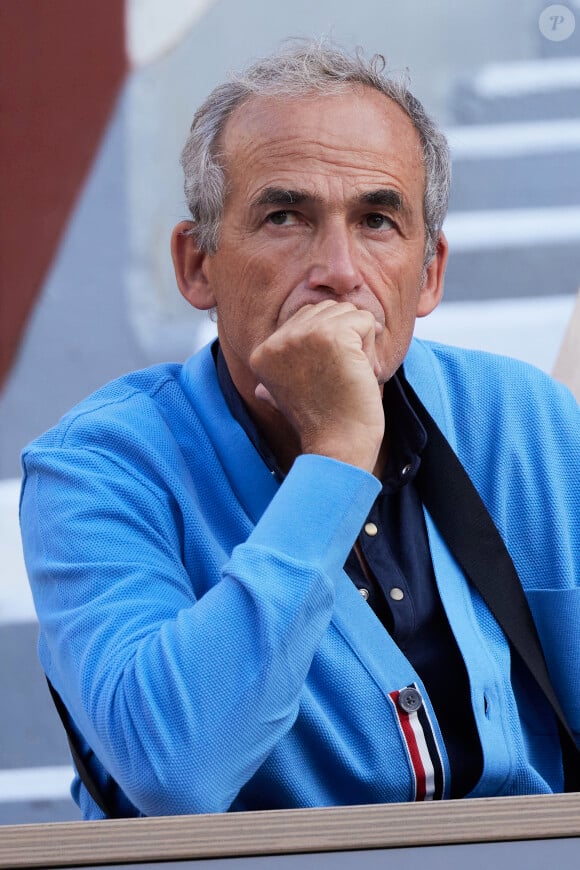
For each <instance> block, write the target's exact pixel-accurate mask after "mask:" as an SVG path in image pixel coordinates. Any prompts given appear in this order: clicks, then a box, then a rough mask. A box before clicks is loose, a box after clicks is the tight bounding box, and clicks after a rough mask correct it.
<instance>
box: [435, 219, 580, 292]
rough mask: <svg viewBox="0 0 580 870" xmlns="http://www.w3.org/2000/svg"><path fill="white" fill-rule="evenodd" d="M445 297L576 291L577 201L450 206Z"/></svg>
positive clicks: (579, 251) (579, 274)
mask: <svg viewBox="0 0 580 870" xmlns="http://www.w3.org/2000/svg"><path fill="white" fill-rule="evenodd" d="M444 229H445V232H446V235H447V237H448V239H449V246H450V257H449V264H448V268H447V274H446V280H445V298H446V299H447V300H449V301H460V300H469V299H481V300H486V299H507V298H521V297H539V296H552V295H566V294H574V293H575V292H576V291H577V290H578V287H580V206H577V207H567V208H544V209H541V208H540V209H496V210H489V211H476V212H453V213H451V214H449V215H448V217H447V220H446V221H445V225H444Z"/></svg>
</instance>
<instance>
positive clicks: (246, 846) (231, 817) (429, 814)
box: [0, 794, 580, 868]
mask: <svg viewBox="0 0 580 870" xmlns="http://www.w3.org/2000/svg"><path fill="white" fill-rule="evenodd" d="M577 836H580V794H568V795H531V796H526V797H513V798H480V799H474V800H461V801H445V802H437V803H416V804H413V803H411V804H410V803H404V804H378V805H369V806H355V807H330V808H324V809H299V810H272V811H266V812H251V813H232V814H228V813H226V814H212V815H198V816H170V817H163V818H147V819H120V820H113V821H101V822H64V823H50V824H37V825H9V826H5V827H0V867H1V868H7V867H13V868H16V867H70V866H73V865H77V866H78V865H81V866H82V865H83V864H85V865H90V866H95V865H98V864H107V863H118V864H122V863H129V862H139V861H143V862H145V861H147V862H149V861H163V860H165V861H170V860H179V859H182V860H183V859H195V858H197V859H200V858H226V857H241V856H250V855H254V856H256V855H283V854H289V853H299V852H332V851H341V850H355V849H381V848H382V849H386V848H395V847H406V846H407V847H408V846H426V845H445V844H447V845H449V844H457V843H484V842H493V841H507V840H529V839H531V840H534V839H548V838H555V837H577Z"/></svg>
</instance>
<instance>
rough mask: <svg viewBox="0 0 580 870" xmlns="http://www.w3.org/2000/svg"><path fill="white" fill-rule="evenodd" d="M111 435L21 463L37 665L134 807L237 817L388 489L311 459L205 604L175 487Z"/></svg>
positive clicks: (229, 558) (297, 467)
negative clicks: (341, 577)
mask: <svg viewBox="0 0 580 870" xmlns="http://www.w3.org/2000/svg"><path fill="white" fill-rule="evenodd" d="M115 439H117V441H118V436H117V435H114V434H111V433H109V437H108V438H99V439H96V440H95V439H93V441H92V442H91V443H90V444H88V445H85V446H79V438H78V437H77V438H76V439H75V440H74V442H71V440H70V438H69V439H68V440H65V441H63V443H61V444H60V445H56V446H55V445H53V446H51V447H49V448H47V447H41V446H36V447H32V448H30V449H29V450H28V451H27V452H26V453H25V456H24V459H23V463H24V469H25V479H24V485H23V494H22V501H21V526H22V535H23V544H24V551H25V559H26V564H27V570H28V573H29V577H30V582H31V586H32V590H33V595H34V599H35V605H36V608H37V612H38V616H39V621H40V625H41V648H42V649H44V651H45V652H44V656H43V659H44V661H43V663H44V666H45V668H46V671H47V674H48V676H49V677H50V679H51V681H52V682H53V684H54V685H55V686H56V688H57V690H58V691H59V693H60V694H61V696H62V698H63V700H64V702H65V704H66V706H67V709H68V710H69V712H70V714H71V717H72V719H73V721H74V724H75V726H76V728H77V729H78V731H79V732H80V733H81V734H82V735H83V737H84V739H85V740H86V741H87V742H88V744H89V746H90V747H91V749H92V750H93V751H94V752H95V754H96V756H97V758H98V759H99V761H100V762H101V763H102V765H103V766H104V768H105V769H106V771H108V773H109V774H110V775H111V776H112V777H114V779H115V780H116V781H117V783H118V784H119V785H120V787H121V788H122V790H123V792H124V793H125V795H126V796H127V798H128V799H129V800H130V801H131V803H132V804H133V805H134V806H135V807H136V808H137V809H138V811H139V812H142V813H144V814H146V815H161V814H164V815H169V814H180V813H193V812H217V811H225V810H227V809H228V808H229V807H230V805H231V803H232V802H233V801H234V799H235V797H236V795H237V793H238V792H239V790H240V788H241V787H242V786H243V785H244V784H245V783H246V782H247V781H248V780H249V779H250V778H251V777H252V775H253V774H254V773H255V771H256V770H257V769H258V767H259V766H260V765H261V764H262V763H263V762H264V760H265V759H266V758H267V756H268V755H269V753H270V752H271V751H272V748H273V747H274V746H275V744H276V743H277V741H279V740H280V739H281V737H282V736H283V735H284V734H285V733H286V732H287V731H288V730H289V729H290V728H291V727H292V724H293V722H294V720H295V718H296V716H297V713H298V705H299V696H300V692H301V689H302V686H303V684H304V680H305V678H306V675H307V673H308V670H309V667H310V664H311V662H312V658H313V656H314V654H315V652H316V649H317V647H318V644H319V642H320V639H321V637H322V635H323V633H324V632H325V630H326V628H327V626H328V623H329V621H330V618H331V615H332V611H333V602H334V588H333V584H334V580H335V577H336V573H337V571H340V569H341V568H342V565H343V564H344V561H345V560H346V556H347V554H348V551H349V549H350V547H351V546H352V543H353V541H354V539H355V538H356V535H357V534H358V531H359V530H360V527H361V525H362V523H363V522H364V519H365V516H366V514H367V513H368V510H369V509H370V507H371V505H372V502H373V501H374V499H375V498H376V495H377V494H378V490H379V489H380V485H379V483H378V481H377V480H376V479H375V478H374V477H373V476H372V475H370V474H367V473H366V472H363V471H361V470H360V469H357V468H353V467H351V466H348V465H345V464H343V463H340V462H336V461H334V460H330V459H327V458H325V457H319V456H303V457H300V458H299V459H298V460H297V461H296V463H295V464H294V467H293V468H292V470H291V471H290V473H289V475H288V477H287V478H286V480H285V482H284V483H283V484H282V486H281V487H280V489H279V491H278V493H277V494H276V495H275V496H274V498H273V499H272V501H271V503H270V504H269V506H268V507H267V509H266V511H265V512H264V514H263V516H262V518H261V519H260V520H259V521H258V523H257V525H256V526H255V528H254V530H253V531H252V532H251V534H250V535H249V537H248V538H247V540H245V541H243V542H241V543H240V544H239V545H238V546H236V547H235V548H234V549H233V551H232V552H231V553H228V554H224V557H223V564H221V565H220V566H219V569H218V570H219V575H218V576H217V582H215V584H214V585H212V586H211V588H208V589H207V591H205V592H204V594H202V595H198V596H196V594H195V593H194V587H195V583H194V582H192V579H195V578H192V577H191V576H190V574H189V573H188V570H186V567H185V562H186V561H187V560H186V559H185V554H184V552H183V550H184V547H185V546H187V542H186V537H185V536H184V533H183V528H182V525H183V518H182V516H181V513H180V509H179V505H178V503H177V501H176V500H175V497H174V495H173V494H172V492H171V491H170V490H169V489H164V487H163V486H162V485H160V483H159V482H158V481H157V480H155V476H154V475H152V474H150V473H148V472H147V470H146V469H143V468H140V467H139V465H138V463H136V462H135V461H134V460H133V459H128V456H130V455H131V449H130V446H127V445H126V444H125V445H120V444H117V445H116V448H115V449H111V447H110V444H111V443H114V442H115ZM103 444H106V445H107V447H104V446H103ZM201 497H203V498H205V499H208V500H209V499H211V498H212V493H211V492H207V493H205V494H201V495H200V498H201ZM204 522H205V520H204V517H203V515H202V514H201V513H200V518H199V529H198V536H202V537H203V535H204V534H205V535H206V536H207V547H206V550H207V553H206V556H204V555H203V553H204V548H203V546H200V547H199V548H198V551H197V552H198V553H199V554H201V555H199V556H198V558H199V560H200V561H199V565H198V567H199V571H200V572H202V571H203V572H206V573H207V572H208V571H209V570H210V569H211V565H210V567H209V568H208V564H202V561H204V560H205V561H206V562H207V563H211V562H212V560H215V547H214V546H213V543H214V542H213V541H212V534H213V532H212V530H211V529H209V528H205V527H204ZM224 522H226V520H225V519H224Z"/></svg>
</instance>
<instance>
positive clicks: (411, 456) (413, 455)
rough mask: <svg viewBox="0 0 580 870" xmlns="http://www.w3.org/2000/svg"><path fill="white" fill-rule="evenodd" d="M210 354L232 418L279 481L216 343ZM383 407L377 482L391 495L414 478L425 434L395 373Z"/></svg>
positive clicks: (280, 474) (271, 457)
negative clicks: (384, 442)
mask: <svg viewBox="0 0 580 870" xmlns="http://www.w3.org/2000/svg"><path fill="white" fill-rule="evenodd" d="M212 353H213V357H214V361H215V365H216V370H217V377H218V383H219V385H220V389H221V391H222V393H223V396H224V399H225V400H226V404H227V406H228V408H229V410H230V413H231V415H232V417H233V418H234V420H236V421H237V422H238V423H239V424H240V426H241V427H242V429H243V430H244V432H245V433H246V435H247V436H248V438H249V439H250V441H251V442H252V444H253V445H254V447H255V449H256V450H257V451H258V453H259V454H260V456H261V457H262V459H263V460H264V462H265V463H266V467H267V468H268V470H269V471H270V473H271V474H272V475H274V476H275V477H276V478H277V479H278V480H283V479H284V476H285V475H284V472H283V471H282V470H281V469H280V467H279V466H278V463H277V462H276V458H275V456H274V454H273V453H272V451H271V450H270V447H269V446H268V444H267V443H266V441H265V440H264V438H262V436H261V435H260V433H259V432H258V429H257V427H256V425H255V423H254V421H253V420H252V418H251V416H250V413H249V411H248V408H247V406H246V403H245V402H244V400H243V399H242V397H241V396H240V394H239V392H238V391H237V389H236V387H235V384H234V382H233V380H232V377H231V375H230V372H229V369H228V367H227V363H226V360H225V357H224V355H223V353H222V349H221V347H220V345H219V341H217V340H216V341H215V342H214V344H213V345H212ZM383 408H384V411H385V431H386V433H387V437H388V439H389V451H388V459H387V464H386V467H385V469H384V472H383V478H382V481H381V482H382V484H383V492H387V493H392V492H396V491H397V490H399V489H401V487H403V486H405V485H406V484H407V483H409V481H411V480H413V479H414V478H415V476H416V474H417V472H418V470H419V466H420V465H421V453H422V452H423V450H424V449H425V445H426V444H427V433H426V432H425V429H424V427H423V424H422V423H421V421H420V420H419V418H418V417H417V415H416V414H415V412H414V411H413V409H412V408H411V406H410V404H409V402H408V400H407V397H406V396H405V393H404V391H403V388H402V386H401V379H400V375H399V372H396V373H395V374H394V375H393V377H392V378H391V379H390V380H389V381H388V382H387V383H386V384H385V387H384V392H383Z"/></svg>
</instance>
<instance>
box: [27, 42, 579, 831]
mask: <svg viewBox="0 0 580 870" xmlns="http://www.w3.org/2000/svg"><path fill="white" fill-rule="evenodd" d="M183 166H184V170H185V176H186V193H187V196H188V201H189V205H190V209H191V212H192V218H193V220H192V221H191V222H189V221H185V222H182V223H181V224H179V225H178V226H177V227H176V229H175V231H174V233H173V237H172V255H173V261H174V264H175V271H176V276H177V282H178V285H179V288H180V290H181V292H182V294H183V295H184V296H185V298H186V299H187V300H188V301H189V302H190V303H191V304H192V305H193V306H194V307H196V308H199V309H215V310H216V312H217V324H218V338H219V344H214V345H213V346H212V347H208V348H205V349H204V350H202V351H201V352H200V353H199V354H197V355H196V356H194V357H192V358H191V359H190V360H188V361H187V362H186V363H185V364H184V365H177V364H174V365H164V366H159V367H155V368H153V369H149V370H146V371H143V372H137V373H134V374H132V375H128V376H127V377H125V378H122V379H120V380H119V381H116V382H114V383H113V384H109V385H108V386H106V387H104V388H103V389H102V390H100V391H99V392H97V393H96V394H95V395H93V396H92V397H91V398H89V399H88V400H86V401H85V402H83V403H81V405H79V406H78V407H77V408H75V409H73V411H71V412H70V413H69V414H68V415H67V416H66V417H65V418H64V419H63V420H62V421H61V422H60V423H59V425H58V426H57V427H56V428H55V429H53V430H51V431H50V432H49V433H47V434H46V435H44V436H43V437H42V438H40V439H38V440H37V441H36V442H35V443H34V444H33V445H31V446H30V447H29V448H28V449H27V450H26V451H25V453H24V459H23V462H24V470H25V481H24V489H23V499H22V529H23V540H24V547H25V554H26V561H27V566H28V570H29V574H30V578H31V583H32V588H33V591H34V597H35V602H36V607H37V610H38V615H39V619H40V624H41V636H40V655H41V660H42V663H43V665H44V667H45V670H46V672H47V675H48V677H49V679H50V681H51V682H52V684H53V686H54V687H55V689H56V691H57V692H58V693H59V695H60V697H61V698H62V701H63V703H64V707H65V708H66V711H67V714H66V715H68V717H69V728H70V730H71V731H72V733H73V735H74V739H75V742H76V743H77V744H78V747H79V750H80V753H81V755H82V756H84V761H85V764H86V766H87V768H88V769H89V772H90V775H91V776H92V777H93V779H94V780H95V781H96V785H97V787H98V788H99V789H100V791H101V793H104V794H106V795H107V796H108V801H109V805H110V806H112V808H113V809H112V812H113V813H114V814H118V815H139V814H146V815H152V814H173V813H191V812H216V811H227V810H242V809H267V808H278V807H295V806H324V805H330V804H354V803H371V802H379V801H407V800H421V799H439V798H448V797H463V796H468V795H469V796H486V795H509V794H521V793H538V792H540V793H541V792H552V791H561V790H562V789H563V774H562V761H561V751H560V743H559V740H558V733H557V726H556V724H555V717H554V714H553V712H552V710H551V708H550V706H549V705H548V703H547V702H546V700H545V699H544V698H543V696H542V695H541V693H540V691H539V689H538V688H537V686H536V684H535V683H534V681H533V680H532V679H531V678H530V676H529V674H528V673H527V671H526V670H525V668H523V666H522V665H521V663H520V662H518V661H516V660H513V661H512V656H511V654H510V647H509V644H508V641H507V640H506V637H505V636H504V634H503V632H502V630H501V629H500V627H499V626H498V624H497V622H496V621H495V619H494V618H493V617H492V615H491V613H490V611H489V610H488V608H487V607H486V605H485V604H484V603H483V600H482V598H481V596H480V595H479V593H478V592H477V591H476V590H475V589H474V588H473V587H472V586H471V585H470V584H469V583H468V582H467V580H466V579H465V577H464V576H463V574H462V572H461V569H460V568H459V565H458V563H457V561H456V560H455V558H454V554H453V553H452V552H451V551H450V549H449V546H448V545H447V542H446V541H445V540H444V539H443V537H442V535H441V533H440V531H439V529H438V527H437V524H436V522H435V521H434V518H433V517H432V516H431V515H430V514H429V513H428V512H427V511H425V510H424V508H423V505H422V503H421V498H420V494H419V487H418V484H417V480H418V473H419V471H420V467H421V462H422V455H423V454H424V453H425V449H426V444H427V441H428V439H427V434H426V431H425V427H424V425H423V423H422V422H421V419H420V416H418V413H417V411H416V406H415V405H414V403H413V399H412V397H411V394H410V392H409V390H410V387H409V383H408V382H410V384H412V386H413V387H414V390H415V391H416V392H417V394H418V395H419V397H420V399H421V400H422V402H423V403H424V405H425V406H426V407H427V409H428V410H429V412H430V413H431V415H432V416H433V417H434V418H435V420H436V421H437V422H438V424H439V426H440V427H441V429H442V430H443V432H444V434H445V436H446V438H447V439H448V440H449V442H450V443H451V445H452V447H453V448H454V450H455V451H456V452H457V454H458V456H459V458H460V459H461V461H462V462H463V463H464V465H465V466H466V468H467V471H468V473H469V475H470V476H471V478H472V480H473V482H474V483H475V485H476V487H477V489H478V490H479V492H480V494H481V496H482V498H483V500H484V502H485V504H486V506H487V508H488V510H489V511H490V513H491V515H492V517H493V520H494V521H495V523H496V525H497V526H498V529H499V531H500V533H501V535H502V537H503V538H504V540H505V542H506V544H507V547H508V549H509V551H510V553H511V556H512V558H513V560H514V562H515V565H516V568H517V569H518V572H519V574H520V578H521V581H522V584H523V585H524V587H525V589H526V593H527V595H528V600H529V602H530V606H531V608H532V611H533V613H534V616H535V617H536V620H537V624H538V629H539V632H540V636H541V639H542V643H543V645H544V649H545V651H546V655H547V658H548V666H549V668H550V672H551V676H552V680H553V681H554V684H555V686H556V688H557V691H558V692H559V695H560V701H561V704H562V705H563V707H564V710H565V713H566V715H567V717H568V721H569V723H570V725H571V727H572V728H573V729H574V730H575V731H578V730H580V706H579V704H578V701H577V698H578V696H579V695H578V689H579V688H580V670H579V664H578V661H579V657H578V636H577V633H578V628H577V626H578V625H580V620H579V619H578V615H580V614H579V611H580V604H579V599H578V591H577V588H576V581H577V579H578V578H579V577H580V530H579V521H578V517H579V512H578V508H579V488H578V470H579V468H578V466H579V453H580V451H579V449H578V448H579V446H580V444H579V431H580V427H579V425H578V423H579V413H578V407H577V405H576V404H575V402H574V400H573V399H572V397H571V396H570V394H569V393H568V392H567V391H566V390H565V389H564V388H562V387H559V386H557V385H556V384H554V383H552V382H551V381H550V380H549V379H548V378H546V377H545V376H543V375H541V374H540V373H539V372H537V371H535V370H534V369H530V368H529V367H527V366H524V365H523V364H519V363H515V362H512V361H508V360H505V359H499V358H495V357H491V356H488V355H485V354H478V353H472V352H465V351H459V350H457V349H453V348H447V347H443V346H437V345H429V344H425V343H420V342H412V343H411V338H412V333H413V327H414V322H415V318H416V317H422V316H425V315H427V314H429V313H430V312H431V311H432V310H433V309H434V308H435V307H436V305H437V304H438V302H439V301H440V299H441V295H442V290H443V275H444V270H445V262H446V256H447V243H446V240H445V237H444V235H443V233H442V232H441V225H442V221H443V218H444V215H445V209H446V202H447V188H448V180H449V171H448V154H447V147H446V144H445V140H444V138H443V137H442V135H441V134H440V133H439V132H438V131H437V129H436V128H435V126H434V125H433V123H432V122H431V121H430V119H429V118H428V117H427V116H426V115H425V113H424V111H423V109H422V107H421V106H420V104H418V102H417V101H416V100H415V99H414V98H413V97H412V96H411V95H410V94H409V93H408V92H407V91H406V89H405V88H404V87H403V86H402V85H400V84H397V83H395V82H392V81H390V80H389V79H388V78H386V77H384V76H383V74H382V66H381V62H380V59H375V60H374V61H372V62H371V63H367V62H366V61H364V59H362V58H360V57H358V56H357V57H356V58H351V57H348V56H347V55H346V54H343V53H342V52H340V51H338V50H335V49H333V48H328V47H324V46H322V47H321V46H319V45H306V46H301V45H299V46H297V47H292V48H290V49H286V50H285V51H283V52H281V53H278V54H277V55H275V56H272V57H270V58H267V59H265V60H263V61H261V62H259V63H257V64H255V65H254V66H253V67H251V68H250V69H249V70H248V71H247V72H246V73H245V74H244V75H241V76H239V77H238V78H236V79H234V80H233V81H231V82H229V83H227V84H225V85H222V86H220V87H218V88H217V89H216V90H215V91H214V92H213V94H212V95H210V97H209V98H208V100H207V101H206V102H205V103H204V105H203V106H202V107H201V109H200V110H199V111H198V113H197V114H196V116H195V118H194V122H193V126H192V130H191V134H190V136H189V139H188V141H187V143H186V146H185V149H184V153H183ZM403 364H404V365H403ZM414 408H415V410H414ZM442 486H443V487H444V488H445V487H446V481H445V480H444V481H443V482H442ZM452 510H455V511H456V512H457V513H458V514H461V506H460V505H457V507H455V506H452ZM458 522H463V517H461V516H459V517H458ZM73 794H74V797H75V798H76V800H77V801H78V802H79V804H80V806H81V808H82V811H83V814H84V815H85V817H87V818H98V817H101V816H102V815H103V811H102V810H100V809H99V807H98V806H97V803H96V802H95V800H94V799H93V798H92V797H91V796H90V795H89V793H88V791H87V788H86V787H85V785H83V784H81V783H80V781H79V780H78V779H77V780H76V782H75V784H74V787H73Z"/></svg>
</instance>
